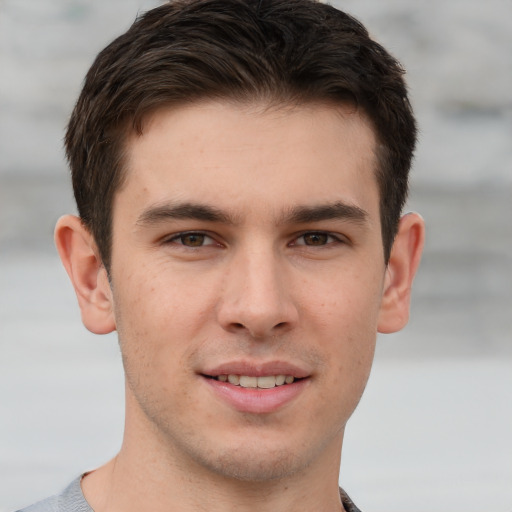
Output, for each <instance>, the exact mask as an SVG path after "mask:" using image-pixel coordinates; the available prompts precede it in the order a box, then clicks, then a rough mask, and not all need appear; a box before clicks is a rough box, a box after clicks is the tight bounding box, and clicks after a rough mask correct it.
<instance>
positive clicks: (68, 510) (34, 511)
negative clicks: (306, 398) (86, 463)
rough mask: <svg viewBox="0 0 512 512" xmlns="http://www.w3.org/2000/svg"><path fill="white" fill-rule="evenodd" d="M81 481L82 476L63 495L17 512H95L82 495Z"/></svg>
mask: <svg viewBox="0 0 512 512" xmlns="http://www.w3.org/2000/svg"><path fill="white" fill-rule="evenodd" d="M81 479H82V477H81V476H80V477H78V478H76V479H75V480H73V481H72V482H71V483H70V484H69V485H68V486H67V487H66V489H65V490H64V491H63V492H62V493H61V494H58V495H55V496H51V497H50V498H46V499H45V500H42V501H39V502H37V503H34V504H33V505H30V506H29V507H26V508H24V509H21V510H18V511H17V512H93V510H92V508H91V507H90V506H89V505H88V503H87V501H85V498H84V495H83V494H82V488H81V487H80V480H81Z"/></svg>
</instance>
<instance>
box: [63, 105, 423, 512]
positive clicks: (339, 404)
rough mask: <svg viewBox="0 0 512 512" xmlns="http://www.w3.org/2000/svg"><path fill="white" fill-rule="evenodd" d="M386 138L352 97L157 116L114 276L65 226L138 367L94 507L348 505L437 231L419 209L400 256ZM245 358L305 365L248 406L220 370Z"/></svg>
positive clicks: (95, 485) (98, 303)
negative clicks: (352, 478) (372, 387)
mask: <svg viewBox="0 0 512 512" xmlns="http://www.w3.org/2000/svg"><path fill="white" fill-rule="evenodd" d="M375 144H376V142H375V137H374V133H373V130H372V129H371V127H370V125H369V123H368V122H367V121H366V119H365V118H364V117H363V116H361V115H359V114H358V113H357V112H354V111H351V110H349V109H347V108H344V107H339V106H338V107H333V106H327V105H302V106H296V107H293V108H291V107H288V108H284V107H283V108H280V109H276V108H268V107H267V106H266V105H262V104H254V105H235V104H230V103H227V102H226V103H218V102H216V103H214V102H205V103H199V104H193V105H189V106H183V107H179V108H174V109H169V110H160V111H158V112H156V113H155V114H154V115H152V117H151V118H150V119H148V120H147V122H146V125H145V129H144V133H143V135H142V136H133V137H132V138H131V139H130V140H129V141H128V145H127V148H128V160H127V173H128V174H127V180H126V182H125V184H124V185H123V187H122V189H121V190H119V191H118V192H117V194H116V196H115V201H114V216H113V246H112V267H111V279H110V282H109V280H108V278H107V273H106V271H105V269H104V267H103V266H102V264H101V260H100V258H99V257H98V251H97V248H96V246H95V243H94V240H93V239H92V237H91V236H90V234H89V233H88V232H87V230H86V229H84V227H83V226H82V224H81V223H80V220H79V219H77V218H76V217H72V216H66V217H64V218H62V219H61V220H60V221H59V223H58V226H57V230H56V241H57V246H58V248H59V252H60V254H61V257H62V259H63V262H64V264H65V266H66V269H67V270H68V273H69V275H70V277H71V279H72V281H73V283H74V286H75V289H76V292H77V296H78V299H79V303H80V307H81V311H82V319H83V322H84V324H85V325H86V327H87V328H88V329H90V330H91V331H92V332H95V333H106V332H110V331H112V330H114V329H117V331H118V334H119V340H120V346H121V351H122V355H123V362H124V367H125V374H126V429H125V437H124V442H123V446H122V448H121V451H120V453H119V455H118V456H117V457H116V458H115V459H114V460H113V461H111V462H109V463H108V464H106V465H105V466H103V467H102V468H100V469H98V470H96V471H95V472H93V473H90V474H89V475H88V476H86V477H85V478H84V480H83V481H82V486H83V490H84V494H85V496H86V498H87V500H88V501H89V503H90V504H91V506H92V507H93V508H94V510H95V511H96V512H101V511H103V510H109V511H117V510H119V511H121V510H123V511H125V512H126V511H128V512H129V511H131V510H134V511H135V510H142V509H146V510H152V511H156V512H158V511H160V510H162V511H163V510H169V509H170V507H174V508H172V509H174V510H181V511H189V510H190V511H192V510H194V511H195V510H209V511H234V510H236V511H237V512H239V511H244V510H255V509H257V510H261V511H266V510H269V511H270V510H272V511H283V512H284V511H291V510H294V511H300V510H304V511H306V510H308V511H309V510H325V511H339V510H340V508H341V503H340V500H339V496H338V489H337V486H338V470H339V463H340V456H341V447H342V440H343V432H344V427H345V424H346V422H347V420H348V419H349V417H350V415H351V414H352V412H353V411H354V409H355V407H356V405H357V403H358V401H359V399H360V397H361V394H362V392H363V389H364V387H365V384H366V382H367V379H368V375H369V372H370V367H371V363H372V359H373V354H374V347H375V340H376V334H377V332H378V331H381V332H394V331H396V330H399V329H401V328H402V327H403V326H404V325H405V323H406V322H407V319H408V310H409V298H410V288H411V283H412V279H413V276H414V273H415V271H416V268H417V266H418V263H419V259H420V254H421V249H422V244H423V233H424V227H423V221H422V220H421V218H420V217H419V216H417V215H415V214H409V215H407V216H405V217H404V218H403V219H402V220H401V223H400V229H399V233H398V235H397V238H396V240H395V244H394V246H393V250H392V255H391V258H390V261H389V262H388V264H387V265H386V263H385V261H384V255H383V247H382V238H381V231H380V218H379V192H378V188H377V183H376V179H375V168H376V161H375V157H374V149H375ZM326 207H329V208H326ZM205 212H206V213H205ZM212 212H213V214H214V215H212ZM326 212H327V213H326ZM190 232H193V235H190ZM233 361H237V362H240V361H241V362H242V363H243V364H248V365H249V366H252V367H257V366H258V365H261V364H265V363H275V362H276V361H278V362H279V364H293V365H294V366H296V367H298V368H300V369H301V371H303V372H304V373H305V374H306V375H307V378H306V379H305V381H304V382H303V383H302V384H303V385H302V388H301V390H300V392H298V394H297V395H296V396H294V398H293V399H292V400H290V401H288V402H286V403H285V404H284V405H283V406H281V407H278V408H277V410H274V411H272V412H266V413H258V412H243V411H240V410H238V409H237V408H236V407H233V406H232V404H230V403H228V402H226V401H225V400H223V399H222V398H220V397H219V395H218V394H216V392H214V391H212V387H211V386H210V384H211V382H208V379H206V378H205V377H204V374H205V373H211V371H212V368H215V367H219V365H223V364H226V363H228V364H230V363H231V362H233ZM199 488H200V489H201V491H200V492H198V489H199ZM255 507H257V508H255Z"/></svg>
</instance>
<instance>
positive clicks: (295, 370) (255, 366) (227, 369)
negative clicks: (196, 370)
mask: <svg viewBox="0 0 512 512" xmlns="http://www.w3.org/2000/svg"><path fill="white" fill-rule="evenodd" d="M201 373H202V374H203V375H208V376H210V377H217V376H219V375H246V376H248V377H263V376H265V375H291V376H293V377H295V378H296V379H303V378H305V377H309V375H310V372H308V371H307V370H306V369H305V368H301V367H300V366H298V365H296V364H293V363H289V362H285V361H266V362H254V361H230V362H226V363H221V364H219V365H217V366H214V367H212V368H208V369H205V370H203V371H201Z"/></svg>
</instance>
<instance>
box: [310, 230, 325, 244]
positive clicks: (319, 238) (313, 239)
mask: <svg viewBox="0 0 512 512" xmlns="http://www.w3.org/2000/svg"><path fill="white" fill-rule="evenodd" d="M304 240H305V242H306V244H307V245H325V244H326V243H327V235H326V234H325V233H308V234H307V235H304Z"/></svg>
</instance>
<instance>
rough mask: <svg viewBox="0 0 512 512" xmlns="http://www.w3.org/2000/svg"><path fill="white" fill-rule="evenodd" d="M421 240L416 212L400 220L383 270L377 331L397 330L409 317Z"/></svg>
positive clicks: (421, 224)
mask: <svg viewBox="0 0 512 512" xmlns="http://www.w3.org/2000/svg"><path fill="white" fill-rule="evenodd" d="M424 240H425V223H424V221H423V219H422V218H421V216H420V215H418V214H417V213H408V214H406V215H404V216H403V217H402V218H401V219H400V224H399V228H398V233H397V235H396V237H395V241H394V243H393V248H392V250H391V256H390V258H389V262H388V266H387V269H386V277H385V282H384V291H383V296H382V302H381V308H380V313H379V323H378V331H379V332H381V333H392V332H396V331H399V330H400V329H402V328H403V327H405V325H406V324H407V322H408V320H409V305H410V298H411V287H412V282H413V279H414V276H415V274H416V270H417V269H418V266H419V263H420V259H421V253H422V251H423V244H424Z"/></svg>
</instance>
